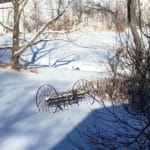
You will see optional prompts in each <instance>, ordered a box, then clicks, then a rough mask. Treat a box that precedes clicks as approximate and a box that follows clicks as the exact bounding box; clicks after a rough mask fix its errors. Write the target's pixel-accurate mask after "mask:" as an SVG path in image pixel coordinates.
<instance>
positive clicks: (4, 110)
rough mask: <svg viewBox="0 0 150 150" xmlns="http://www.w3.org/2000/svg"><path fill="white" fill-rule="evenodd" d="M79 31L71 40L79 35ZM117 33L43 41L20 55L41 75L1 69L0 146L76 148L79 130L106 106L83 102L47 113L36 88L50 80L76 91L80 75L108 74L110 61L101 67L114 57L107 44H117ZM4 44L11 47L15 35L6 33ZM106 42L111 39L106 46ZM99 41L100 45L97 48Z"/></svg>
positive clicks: (16, 148) (44, 149)
mask: <svg viewBox="0 0 150 150" xmlns="http://www.w3.org/2000/svg"><path fill="white" fill-rule="evenodd" d="M77 35H78V34H77V33H76V34H75V35H73V38H72V37H70V38H71V39H76V38H75V37H76V36H77ZM104 35H105V36H104ZM114 37H116V34H115V33H110V34H109V33H100V34H98V35H97V34H93V33H91V34H90V33H88V35H87V36H86V34H83V35H82V36H80V38H77V40H76V41H75V43H70V42H69V41H61V40H55V41H48V42H40V43H38V44H37V45H35V46H33V47H32V48H31V49H28V50H27V51H26V52H24V54H22V56H21V58H22V59H23V60H24V61H28V62H29V64H28V67H31V66H34V67H37V66H38V68H37V71H38V73H31V72H28V71H25V70H24V71H22V72H17V71H13V70H10V69H9V68H6V69H2V68H0V145H1V150H9V149H12V150H41V149H42V150H48V149H54V150H55V149H56V150H59V149H60V150H62V149H71V150H74V149H75V147H73V145H72V144H71V142H70V141H69V139H70V138H71V139H74V140H76V137H75V136H74V134H75V130H76V128H78V126H80V124H82V122H84V120H89V119H87V118H89V116H91V114H92V112H93V111H95V110H96V109H103V107H102V105H100V104H98V103H96V102H95V103H94V104H93V105H89V104H88V103H86V102H80V104H79V106H77V105H76V104H73V105H72V106H71V107H70V108H69V109H68V110H63V111H59V112H57V113H55V114H48V113H46V112H39V111H38V108H37V107H36V104H35V95H36V91H37V89H38V88H39V86H41V85H43V84H50V85H52V86H53V87H55V88H56V90H57V91H58V92H64V91H67V90H71V89H72V86H73V84H74V83H75V82H76V81H77V80H79V79H87V80H91V79H94V78H97V77H101V78H103V77H106V71H108V70H107V67H109V66H108V65H106V64H105V63H103V64H101V65H100V64H99V61H103V62H107V59H108V57H111V56H113V52H110V51H108V50H107V46H108V45H109V44H110V45H109V46H110V47H111V46H113V45H114V44H115V43H116V39H115V38H114ZM95 39H96V40H95ZM107 39H109V40H108V41H109V42H108V43H107ZM6 41H7V42H6ZM5 43H7V44H8V45H11V36H6V37H5V36H3V37H2V40H0V45H5ZM103 43H107V46H106V47H105V46H104V45H105V44H103ZM76 44H79V45H80V44H81V45H84V46H86V48H84V47H79V46H77V45H76ZM94 45H95V48H92V47H93V46H94ZM109 46H108V47H109ZM87 47H88V48H87ZM8 51H9V50H8ZM9 57H10V56H8V57H7V59H9ZM0 60H1V61H2V60H3V61H4V60H6V57H4V56H3V55H2V56H1V58H0ZM56 61H57V63H56ZM77 67H79V70H78V69H77ZM107 105H108V106H109V105H110V104H109V103H107ZM90 118H91V117H90ZM85 122H90V120H89V121H85ZM84 124H86V123H84ZM68 135H69V137H68Z"/></svg>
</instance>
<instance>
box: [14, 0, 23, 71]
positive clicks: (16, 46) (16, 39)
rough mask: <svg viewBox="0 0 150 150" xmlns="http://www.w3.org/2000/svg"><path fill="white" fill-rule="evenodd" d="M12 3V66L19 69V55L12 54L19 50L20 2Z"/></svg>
mask: <svg viewBox="0 0 150 150" xmlns="http://www.w3.org/2000/svg"><path fill="white" fill-rule="evenodd" d="M13 5H14V27H13V46H12V68H13V69H16V70H19V69H20V67H21V65H20V63H19V55H14V53H15V52H16V51H18V50H19V20H20V11H19V5H20V4H19V2H18V0H14V2H13Z"/></svg>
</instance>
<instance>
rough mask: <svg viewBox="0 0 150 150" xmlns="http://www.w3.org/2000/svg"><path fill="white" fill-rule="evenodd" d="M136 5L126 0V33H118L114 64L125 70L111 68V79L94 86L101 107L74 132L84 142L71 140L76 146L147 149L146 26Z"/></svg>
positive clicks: (149, 65)
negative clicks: (117, 59)
mask: <svg viewBox="0 0 150 150" xmlns="http://www.w3.org/2000/svg"><path fill="white" fill-rule="evenodd" d="M139 5H140V1H137V0H127V13H128V14H127V20H128V26H129V32H128V33H127V36H126V37H122V36H120V47H119V52H120V53H119V57H120V58H119V64H118V67H123V69H124V70H126V69H127V70H128V73H127V74H124V73H123V74H120V73H116V69H115V70H114V74H113V78H110V79H107V80H105V81H103V82H101V81H99V83H97V84H96V85H94V86H95V87H96V93H97V95H98V96H96V98H95V99H97V101H99V102H100V103H101V105H103V109H102V110H101V109H100V110H98V111H97V112H95V113H94V114H93V117H94V118H95V119H94V122H92V123H91V124H92V125H91V124H89V126H88V125H87V124H86V126H88V127H87V128H83V129H82V128H81V130H78V131H77V132H78V133H79V135H80V137H81V139H82V140H83V143H84V144H85V145H86V146H85V145H84V144H83V143H80V142H79V143H78V142H75V141H73V145H75V146H76V147H77V148H79V149H104V150H110V149H113V150H114V149H116V150H119V149H132V150H134V149H135V150H141V149H142V150H149V149H150V42H149V41H150V37H149V31H148V30H149V29H150V26H149V23H146V24H144V23H145V21H141V18H142V19H143V17H144V16H142V15H141V9H139V8H140V7H139ZM146 28H148V30H147V29H146ZM112 71H113V70H112ZM106 94H107V95H109V100H110V101H109V102H110V103H111V106H109V107H108V106H107V105H106V103H105V99H106V96H105V95H106ZM118 102H119V103H120V105H116V103H117V104H118ZM87 147H88V148H87Z"/></svg>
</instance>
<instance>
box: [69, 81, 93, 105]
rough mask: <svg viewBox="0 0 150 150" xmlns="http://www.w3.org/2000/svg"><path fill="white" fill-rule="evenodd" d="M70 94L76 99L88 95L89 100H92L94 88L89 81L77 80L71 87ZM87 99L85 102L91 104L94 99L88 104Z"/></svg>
mask: <svg viewBox="0 0 150 150" xmlns="http://www.w3.org/2000/svg"><path fill="white" fill-rule="evenodd" d="M72 93H73V95H74V97H75V98H76V97H77V98H78V97H80V96H81V97H82V96H85V95H88V96H89V97H90V98H92V99H93V98H94V88H93V85H92V83H91V82H90V81H88V80H85V79H81V80H78V81H77V82H75V84H74V85H73V88H72ZM88 99H89V98H87V102H88V103H90V104H92V103H93V102H94V99H93V100H92V101H90V102H89V100H88Z"/></svg>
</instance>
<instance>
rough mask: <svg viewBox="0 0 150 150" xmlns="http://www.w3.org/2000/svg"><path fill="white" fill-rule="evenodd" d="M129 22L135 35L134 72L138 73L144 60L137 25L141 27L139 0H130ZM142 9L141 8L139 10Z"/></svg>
mask: <svg viewBox="0 0 150 150" xmlns="http://www.w3.org/2000/svg"><path fill="white" fill-rule="evenodd" d="M127 5H128V23H129V27H130V29H131V33H132V36H133V40H134V44H135V50H134V56H133V57H134V58H132V59H134V63H135V65H134V68H133V70H134V72H133V74H137V72H141V69H142V68H141V67H140V66H141V60H142V57H143V56H142V55H143V53H142V41H141V37H140V35H139V33H138V30H137V27H139V18H138V16H137V8H138V0H128V3H127ZM139 11H140V10H139Z"/></svg>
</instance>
